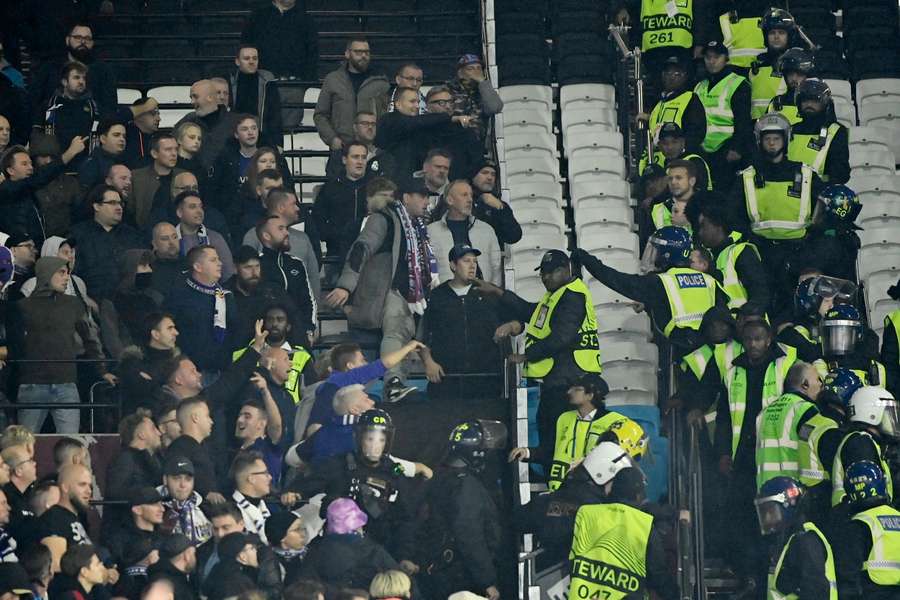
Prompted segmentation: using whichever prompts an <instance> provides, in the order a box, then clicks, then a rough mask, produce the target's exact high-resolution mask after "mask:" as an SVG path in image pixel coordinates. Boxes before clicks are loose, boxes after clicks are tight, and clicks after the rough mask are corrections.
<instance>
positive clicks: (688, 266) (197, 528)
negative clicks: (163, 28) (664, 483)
mask: <svg viewBox="0 0 900 600" xmlns="http://www.w3.org/2000/svg"><path fill="white" fill-rule="evenodd" d="M59 4H66V3H59ZM74 4H79V3H74ZM698 4H699V3H698ZM710 4H713V3H710ZM721 4H723V5H727V6H725V8H723V9H722V10H721V11H718V9H710V10H709V15H707V14H705V13H702V14H701V13H699V12H698V14H697V15H696V16H697V18H696V19H695V15H694V14H693V8H692V2H691V1H690V0H677V1H673V0H670V1H668V2H662V1H660V0H643V1H642V2H622V3H620V5H618V4H617V6H616V7H614V10H612V11H611V12H610V15H609V20H610V22H612V23H619V24H622V23H625V24H627V23H640V27H639V28H636V33H637V37H638V39H639V40H640V41H639V45H641V47H642V49H643V50H644V55H645V57H646V59H647V67H648V69H647V70H648V74H647V83H648V89H649V90H657V93H658V99H656V101H655V102H648V106H649V107H652V108H651V110H650V111H649V112H648V113H647V114H638V115H637V122H639V123H640V127H642V128H646V129H647V130H648V131H649V137H650V139H651V140H652V143H651V144H648V147H647V148H646V149H645V154H644V156H643V158H642V160H641V161H640V166H639V180H637V181H635V189H636V190H637V191H638V196H639V200H640V201H639V206H638V208H637V217H638V220H639V222H640V234H641V241H642V242H643V243H644V244H643V253H642V262H641V273H639V274H634V273H625V272H621V271H619V270H617V269H615V268H614V267H612V266H609V265H607V264H604V262H603V261H602V260H601V258H598V257H597V256H594V255H592V254H591V253H589V252H586V251H585V250H583V249H581V248H580V247H579V242H581V241H583V240H575V244H574V246H573V249H572V250H571V252H568V251H567V249H565V248H556V249H547V251H546V252H545V253H544V254H543V256H542V258H541V260H540V262H539V264H537V265H533V266H534V267H535V269H534V270H535V271H537V272H539V274H540V279H541V282H542V283H543V285H544V287H545V288H546V293H545V294H544V295H543V297H542V298H541V299H540V300H539V301H538V302H531V301H528V300H526V299H523V298H521V297H520V296H518V295H517V294H516V293H515V291H513V290H508V289H504V286H503V284H504V256H505V255H506V256H508V254H509V253H508V252H507V250H508V248H509V247H510V246H513V245H515V244H516V243H518V242H520V240H522V238H523V227H522V226H521V225H520V224H519V222H518V221H517V219H516V216H515V214H514V210H513V207H511V206H510V204H508V203H506V202H504V201H503V200H502V199H501V197H502V195H501V193H500V189H499V188H500V186H499V179H500V178H499V175H500V173H499V172H498V168H499V167H498V164H497V163H496V162H494V161H493V160H491V159H490V158H488V157H489V156H491V152H490V150H491V149H492V146H493V144H492V129H491V118H492V116H494V115H497V114H500V113H501V112H502V110H503V101H502V100H501V98H500V95H499V94H498V93H497V91H496V90H495V88H494V86H493V85H492V83H491V82H490V81H489V79H488V78H487V77H486V72H485V65H484V64H483V62H482V58H481V56H480V55H479V54H464V55H463V56H461V57H460V58H459V59H458V62H457V63H456V71H455V77H454V78H453V79H452V80H450V81H447V82H446V83H444V84H440V85H434V86H431V87H429V88H427V91H426V89H425V88H423V83H424V82H425V81H426V80H427V79H428V74H427V73H425V72H424V71H423V69H422V68H421V67H420V66H419V65H417V64H415V63H407V64H403V65H401V66H400V67H399V68H398V69H397V71H396V72H395V73H394V74H393V75H392V77H391V78H390V79H389V78H388V76H387V75H386V74H383V73H380V72H377V70H376V69H375V68H374V67H370V62H371V58H372V52H373V48H372V47H371V46H370V42H369V40H367V39H366V38H365V37H364V36H351V37H350V38H349V39H348V40H347V42H346V48H345V52H344V59H345V60H344V62H343V63H342V64H341V66H340V67H339V68H337V69H336V70H334V71H333V72H331V73H329V74H328V75H327V76H326V77H325V79H324V82H323V83H322V87H321V93H320V95H319V98H318V102H317V104H316V107H315V111H314V122H315V126H316V130H317V132H318V134H319V136H320V137H321V139H322V141H323V142H324V144H326V145H327V146H328V148H329V149H330V156H329V159H328V165H327V169H326V170H327V174H328V176H327V181H326V182H325V183H324V184H323V185H322V186H321V187H320V188H319V189H318V191H317V194H316V197H315V200H314V202H313V203H312V206H311V207H310V206H309V205H306V206H303V205H302V204H301V202H300V201H299V200H298V195H297V192H296V191H295V187H294V183H295V182H294V173H292V172H291V169H290V168H289V167H288V163H287V161H286V160H285V158H284V156H283V155H282V146H283V137H282V136H283V133H284V131H285V130H290V129H291V127H292V126H294V125H296V123H293V124H291V123H288V122H285V120H284V119H283V116H284V115H285V114H287V113H285V112H283V111H282V107H281V100H280V97H279V90H278V85H277V81H276V79H277V78H278V77H281V76H289V75H292V76H297V77H306V78H312V77H313V76H314V74H315V72H316V69H315V64H316V60H317V56H316V53H317V49H316V46H315V41H314V38H315V25H314V23H313V21H312V19H311V18H309V17H308V15H306V14H305V8H304V6H303V4H302V3H298V4H295V3H294V0H274V2H272V4H271V6H266V7H263V8H260V9H258V10H257V11H254V12H253V13H252V14H251V16H250V18H249V20H248V23H247V26H246V28H245V31H244V34H243V36H242V41H241V43H240V45H239V46H238V47H237V48H235V52H234V56H235V59H234V68H233V70H232V71H231V72H229V73H198V74H196V75H197V76H198V77H199V76H203V77H204V78H202V79H198V80H196V81H195V82H194V83H193V85H192V86H191V87H190V99H191V103H192V105H193V111H192V112H191V113H190V114H188V115H186V116H185V117H184V118H182V119H181V120H180V122H178V123H177V125H176V126H175V127H174V129H173V130H171V131H168V130H163V129H161V128H160V106H159V102H157V100H156V99H154V98H141V99H140V100H137V101H135V102H134V103H133V104H132V105H129V106H121V105H118V103H117V99H116V82H115V77H114V76H113V73H112V71H111V69H110V68H109V66H108V65H106V64H104V62H103V61H102V60H101V59H100V58H98V57H97V55H96V54H95V49H94V46H95V43H94V33H93V29H92V26H91V24H90V21H89V20H86V19H84V18H79V19H76V20H74V21H70V22H67V23H65V25H61V24H60V23H59V22H58V17H59V15H43V16H42V15H41V14H27V15H25V16H24V17H23V18H22V19H21V21H16V22H18V23H21V24H22V30H21V31H18V30H15V29H13V31H12V32H8V31H6V30H4V37H3V41H4V44H7V45H8V44H10V42H11V41H12V40H16V39H18V38H19V37H20V36H21V37H23V38H25V39H28V38H30V41H29V43H28V44H27V47H28V48H29V51H30V52H32V55H31V59H32V62H31V63H30V69H29V71H28V77H24V76H23V74H22V73H21V72H20V71H19V70H17V67H18V66H19V65H18V62H17V60H18V54H17V53H15V54H13V53H11V54H10V55H9V56H8V60H9V61H10V62H4V63H3V65H2V66H3V70H2V74H0V97H2V101H0V232H2V237H3V240H2V241H3V247H2V248H0V281H2V283H3V292H2V294H3V296H2V303H0V306H2V311H0V318H2V326H3V337H2V341H3V343H2V345H0V360H2V361H4V363H3V365H4V368H3V369H2V371H0V376H2V378H3V381H2V383H3V390H2V394H3V395H2V398H3V399H4V401H8V402H9V406H11V408H9V409H8V410H7V411H6V414H7V416H8V417H9V419H10V421H9V424H8V426H6V428H5V430H4V431H3V434H2V436H0V450H2V451H0V486H2V491H0V600H12V598H14V597H29V596H31V597H34V598H42V599H47V598H51V597H52V598H54V599H56V598H65V599H67V600H70V599H71V600H88V599H91V600H105V599H106V598H128V599H138V598H140V599H153V600H157V599H160V600H162V599H169V598H172V599H174V600H194V599H197V598H208V599H210V600H219V599H225V598H234V597H240V598H241V599H248V600H249V599H253V600H261V599H269V600H278V599H280V598H284V599H285V600H305V599H321V600H325V599H326V598H327V599H328V600H331V599H332V598H346V599H348V600H349V599H357V598H369V597H371V598H434V599H437V598H448V597H449V598H459V599H462V598H477V597H486V598H488V599H490V600H497V599H498V598H512V597H516V595H517V573H516V567H515V562H516V552H517V550H518V549H519V547H518V543H517V541H516V535H517V534H521V533H534V534H535V535H536V537H537V539H538V540H539V541H540V544H541V548H542V549H543V550H542V551H543V552H544V554H545V556H546V557H551V558H552V559H554V560H558V561H563V562H568V564H569V573H570V583H569V585H570V586H571V587H570V588H569V597H573V598H597V597H600V598H608V597H616V598H619V597H621V598H625V597H637V596H635V595H633V594H638V593H639V594H647V593H649V591H651V590H652V592H653V593H655V594H656V595H657V596H658V597H660V598H667V599H668V598H678V597H681V596H680V592H679V590H678V583H677V581H676V579H675V576H674V573H673V570H672V568H671V559H672V554H673V552H674V550H673V546H672V540H673V539H674V537H675V533H674V531H675V529H676V523H677V522H678V521H679V520H689V519H690V518H694V519H695V520H696V519H699V518H701V517H702V518H703V520H704V521H705V523H706V528H705V531H706V537H707V539H706V542H707V544H708V545H709V547H710V549H711V550H710V552H711V553H712V554H714V555H717V556H720V557H722V558H723V559H725V560H726V561H727V563H728V566H729V567H730V568H731V569H732V570H733V572H734V574H735V575H736V576H737V578H738V579H739V581H740V582H741V586H742V588H743V591H744V593H746V594H747V595H746V596H745V597H760V598H762V597H764V596H766V595H767V594H770V595H769V597H797V598H801V599H803V600H806V599H813V598H815V599H822V598H829V599H835V598H838V597H840V598H857V597H860V598H861V597H866V598H896V597H897V595H898V593H900V525H898V523H900V512H898V511H897V510H896V509H895V508H893V506H892V502H893V501H894V497H895V496H894V489H893V483H892V481H893V480H892V470H895V467H897V466H900V465H898V463H897V461H896V456H897V454H896V450H897V448H898V444H900V411H898V407H897V402H896V400H895V396H896V394H897V392H898V386H900V311H895V312H894V313H892V314H891V315H889V316H888V317H887V319H886V322H885V324H884V325H885V326H884V331H883V334H882V340H881V341H880V342H879V339H878V336H877V335H876V334H875V332H874V331H873V330H872V329H871V328H870V324H869V323H867V322H866V321H867V319H866V315H865V311H864V310H863V308H862V307H863V304H862V302H861V300H862V292H863V290H861V286H860V285H859V283H860V282H859V281H858V280H857V276H856V270H857V269H856V263H857V250H858V248H859V239H858V236H857V233H856V231H857V230H858V227H857V226H856V225H855V223H854V222H855V220H856V218H857V216H858V215H859V213H860V210H861V201H860V199H859V197H858V196H857V194H856V193H855V192H854V191H853V190H852V189H851V188H850V187H848V186H847V183H848V182H849V181H850V165H849V136H848V132H847V128H846V127H845V126H843V125H841V124H840V123H838V122H837V118H836V115H835V112H834V103H833V101H832V99H831V93H830V90H829V87H828V84H827V83H826V82H825V81H824V80H823V79H821V78H819V77H817V72H816V56H815V52H814V50H812V49H808V48H807V47H806V45H805V42H804V41H803V39H802V37H801V35H800V28H799V26H798V24H797V23H796V22H795V20H794V18H793V17H792V16H791V15H790V14H789V13H788V12H787V11H785V10H783V9H780V8H772V7H770V5H769V3H760V2H735V3H730V2H728V3H721ZM716 6H717V7H718V4H716ZM70 8H71V7H70ZM895 8H896V7H895ZM707 9H709V7H708V6H706V4H704V10H707ZM67 10H68V9H67ZM100 10H102V11H104V12H109V11H110V10H112V3H110V2H104V3H102V5H101V6H100ZM77 16H79V17H85V16H87V15H83V14H82V15H77ZM701 16H702V17H704V18H705V21H704V19H701V18H700V17H701ZM601 25H602V26H601ZM598 27H599V28H600V29H602V30H605V27H606V23H603V24H598ZM376 43H377V42H375V41H373V42H372V44H373V45H374V44H376ZM375 50H377V48H376V49H375ZM173 58H176V57H173ZM648 99H649V98H648ZM530 266H531V265H529V267H530ZM582 270H584V271H586V272H587V274H589V275H590V276H591V278H593V279H594V280H596V281H597V282H599V284H601V285H604V286H607V287H609V288H610V289H612V290H614V291H615V292H618V293H619V294H621V295H623V296H626V297H628V298H630V299H631V300H633V301H634V302H635V303H636V306H637V309H638V310H642V311H645V312H647V313H648V314H649V315H650V317H651V318H652V321H653V324H654V328H655V334H656V338H657V340H658V341H659V342H660V344H661V345H663V346H665V347H666V349H667V351H666V352H664V353H663V355H664V356H671V359H672V362H673V363H674V365H675V367H676V369H675V373H676V375H675V381H674V382H673V383H674V389H675V390H676V392H675V393H674V395H672V396H671V397H670V398H663V399H661V402H660V407H661V408H662V409H663V410H666V411H669V410H677V411H678V414H679V418H680V419H683V421H684V422H685V423H687V424H688V425H689V426H691V427H697V428H699V429H700V430H701V431H702V432H703V435H702V436H701V440H702V443H701V450H702V469H703V472H704V477H705V481H706V482H707V485H706V486H705V489H704V494H705V508H706V510H705V512H704V514H703V515H694V516H689V515H685V514H683V513H679V512H677V511H673V510H671V507H669V506H666V505H657V504H655V503H651V502H648V501H647V482H646V480H645V476H644V474H643V472H642V470H641V468H640V466H641V461H642V460H647V458H646V457H647V456H648V455H652V448H650V447H649V442H648V439H649V438H648V435H647V434H646V433H645V431H644V430H643V428H642V427H641V425H640V424H639V423H638V422H637V421H636V420H633V419H631V418H629V417H628V416H626V414H624V413H627V412H628V411H627V410H626V408H627V407H623V408H622V409H621V413H620V412H617V411H616V410H615V409H616V408H617V407H614V406H611V407H609V408H608V407H607V406H606V402H605V398H606V396H607V395H608V394H609V393H610V388H609V385H608V384H607V382H606V381H605V380H604V379H603V377H602V351H603V348H602V347H601V342H600V337H599V336H598V328H599V330H600V331H602V330H603V319H604V315H603V313H602V311H596V310H595V308H594V302H593V299H592V294H591V286H590V285H589V284H592V281H591V279H589V278H588V277H587V275H585V276H584V277H582ZM888 293H889V294H890V295H891V296H892V297H893V298H894V299H898V300H900V283H898V285H896V286H894V287H892V288H891V290H890V291H889V292H888ZM336 315H339V316H340V318H345V319H346V321H347V325H348V331H347V333H346V334H345V335H344V336H342V337H341V339H339V340H338V343H336V344H335V343H334V340H331V339H328V337H327V336H323V335H322V331H323V328H324V327H325V326H326V325H327V323H328V322H329V320H334V319H335V316H336ZM520 335H523V336H524V342H523V343H519V342H518V341H517V340H516V338H517V336H520ZM510 339H512V340H513V344H512V351H510V350H509V346H510V344H509V340H510ZM879 343H880V345H879ZM669 350H670V352H669ZM505 364H506V365H509V366H514V365H522V374H523V376H524V377H525V378H527V379H528V380H529V382H530V383H531V384H532V385H534V386H536V387H539V389H540V392H539V395H540V402H539V406H538V412H537V427H538V432H539V435H538V442H537V444H536V445H534V446H532V447H525V446H521V447H517V446H516V445H515V444H514V443H513V441H512V440H510V439H509V438H510V436H509V435H508V431H507V430H508V426H509V424H510V423H511V422H512V419H513V418H514V416H513V415H511V414H510V411H509V407H508V406H507V404H506V400H505V399H504V398H502V397H501V396H502V393H503V392H502V391H503V388H504V383H505V382H504V377H505V369H504V365H505ZM662 366H663V367H664V368H668V367H669V365H668V364H666V365H662ZM415 373H419V374H422V373H424V379H426V380H427V387H425V388H424V389H422V388H421V387H417V386H416V381H415V379H416V378H415V376H414V375H415ZM379 380H380V382H379ZM98 382H99V385H96V384H98ZM98 389H102V390H103V392H102V397H103V398H109V399H111V400H112V402H113V403H114V404H119V405H121V411H116V410H112V409H96V410H93V411H91V412H90V414H91V424H90V429H91V432H92V433H93V431H94V425H95V421H96V422H99V423H101V424H102V425H101V426H105V427H107V428H108V430H110V431H117V432H118V434H119V441H120V443H121V449H120V450H119V451H118V453H116V454H115V455H113V456H104V457H103V459H104V460H103V464H104V465H105V472H103V473H99V472H95V470H94V469H93V467H92V462H93V463H96V462H97V458H98V457H97V456H93V457H92V456H91V449H90V448H89V447H88V446H87V445H86V443H85V442H83V441H80V440H81V439H83V438H77V437H73V436H74V435H75V434H78V433H85V432H87V430H88V429H89V427H88V425H87V424H86V423H84V422H83V421H82V414H83V413H84V414H87V411H83V410H82V409H81V408H80V407H74V408H73V407H72V406H69V405H73V404H77V403H79V402H86V401H87V399H88V398H91V399H93V397H94V394H95V391H96V390H98ZM48 417H49V418H48ZM117 417H118V419H119V420H118V422H117V423H116V422H114V421H115V420H116V418H117ZM51 432H53V433H56V434H59V435H60V437H59V438H58V441H56V442H55V445H54V446H53V451H52V458H53V460H52V463H53V464H52V469H49V470H47V469H45V468H43V466H42V467H41V468H39V467H38V464H39V463H38V454H37V453H36V452H37V451H36V448H35V446H36V444H37V445H40V438H38V437H37V436H38V435H39V434H42V433H51ZM672 451H673V452H682V451H685V449H684V448H673V450H672ZM517 461H528V462H531V463H533V464H534V465H535V466H536V467H538V468H536V469H535V470H534V471H535V473H542V474H544V475H545V479H546V482H547V487H548V488H549V492H548V493H545V494H540V495H537V496H535V497H534V498H533V499H532V500H531V501H530V502H529V503H527V504H526V505H524V506H513V500H512V498H513V493H512V491H511V486H510V485H509V483H510V482H509V481H508V477H506V473H507V472H508V470H509V469H507V468H505V467H504V463H506V462H517ZM47 466H49V465H47ZM643 597H646V596H643Z"/></svg>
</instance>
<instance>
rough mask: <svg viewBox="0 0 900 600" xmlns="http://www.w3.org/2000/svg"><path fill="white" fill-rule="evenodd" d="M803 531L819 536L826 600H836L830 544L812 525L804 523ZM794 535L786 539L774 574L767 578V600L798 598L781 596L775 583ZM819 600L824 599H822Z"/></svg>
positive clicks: (793, 595) (796, 597)
mask: <svg viewBox="0 0 900 600" xmlns="http://www.w3.org/2000/svg"><path fill="white" fill-rule="evenodd" d="M803 531H809V532H812V533H814V534H816V535H817V536H819V539H820V540H821V541H822V545H823V546H825V579H827V580H828V598H827V600H837V598H838V593H837V572H836V571H835V568H834V552H832V550H831V544H829V543H828V540H827V539H826V538H825V534H824V533H822V531H821V530H820V529H819V528H818V527H816V526H815V525H814V524H813V523H810V522H806V523H804V524H803ZM796 535H797V534H796V533H795V534H794V535H792V536H791V537H790V538H788V541H787V544H785V545H784V549H782V551H781V556H779V557H778V564H776V565H775V572H774V573H773V574H772V575H770V577H769V595H768V600H797V599H798V598H799V596H797V594H783V593H781V592H780V591H778V588H777V587H776V583H777V582H778V575H780V574H781V567H782V564H783V563H784V557H785V556H787V553H788V549H789V548H790V547H791V542H793V541H794V537H795V536H796ZM804 600H805V599H804ZM821 600H826V599H825V598H822V599H821Z"/></svg>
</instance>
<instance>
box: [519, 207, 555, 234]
mask: <svg viewBox="0 0 900 600" xmlns="http://www.w3.org/2000/svg"><path fill="white" fill-rule="evenodd" d="M515 214H516V220H517V221H518V222H519V224H520V225H522V226H524V225H525V224H526V223H529V224H532V225H550V226H552V227H553V228H554V229H557V230H558V231H559V232H560V233H564V232H565V230H566V222H565V213H563V211H562V210H560V209H559V208H557V207H553V208H552V209H549V208H547V207H546V205H539V206H521V207H520V206H517V207H516V209H515Z"/></svg>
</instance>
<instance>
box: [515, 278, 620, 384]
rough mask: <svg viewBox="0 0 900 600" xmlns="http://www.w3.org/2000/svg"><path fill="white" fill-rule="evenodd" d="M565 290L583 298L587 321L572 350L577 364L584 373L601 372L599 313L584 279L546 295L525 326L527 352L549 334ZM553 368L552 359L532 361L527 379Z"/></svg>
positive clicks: (526, 371) (585, 319)
mask: <svg viewBox="0 0 900 600" xmlns="http://www.w3.org/2000/svg"><path fill="white" fill-rule="evenodd" d="M566 290H571V291H572V292H575V293H576V294H581V296H582V297H583V298H584V310H585V313H584V321H583V322H582V323H581V329H580V330H579V332H578V339H577V340H576V341H575V347H574V348H573V349H572V354H573V355H574V357H575V364H577V365H578V367H579V368H580V369H581V370H583V371H587V372H589V373H600V372H601V371H602V368H601V366H600V346H599V343H600V342H599V340H598V339H597V314H596V313H595V312H594V300H593V298H591V292H590V290H589V289H588V287H587V286H586V285H584V282H583V281H582V280H581V279H573V280H572V281H570V282H569V283H567V284H566V285H564V286H562V287H561V288H559V289H558V290H556V291H555V292H552V293H551V292H547V293H545V294H544V297H543V298H541V301H540V302H539V303H538V305H537V308H535V309H534V314H532V315H531V320H530V321H528V325H526V326H525V348H526V349H527V348H528V346H530V345H531V344H533V343H534V341H535V340H542V339H544V338H546V337H547V336H549V335H550V321H551V320H552V319H553V311H554V310H556V305H557V303H559V299H560V298H562V295H563V294H564V293H565V292H566ZM552 369H553V358H549V357H548V358H543V359H541V360H538V361H535V362H531V361H529V362H526V363H525V377H535V378H538V377H545V376H546V375H547V374H548V373H549V372H550V371H551V370H552Z"/></svg>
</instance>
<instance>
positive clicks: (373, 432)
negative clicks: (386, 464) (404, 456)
mask: <svg viewBox="0 0 900 600" xmlns="http://www.w3.org/2000/svg"><path fill="white" fill-rule="evenodd" d="M353 439H354V442H355V454H356V457H357V458H358V459H360V460H362V461H364V462H366V463H369V464H377V463H378V462H379V461H380V460H381V459H382V458H383V457H385V456H387V455H388V454H390V452H391V445H392V444H393V442H394V423H393V422H392V421H391V415H389V414H388V413H386V412H385V411H383V410H381V409H380V408H373V409H372V410H367V411H366V412H364V413H363V414H362V415H360V417H359V421H357V422H356V426H355V427H354V429H353Z"/></svg>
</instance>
